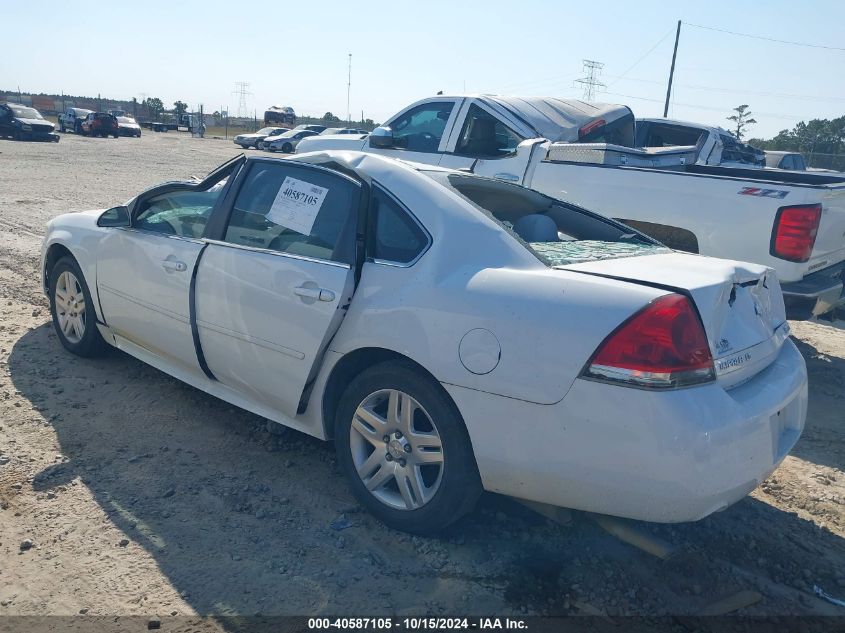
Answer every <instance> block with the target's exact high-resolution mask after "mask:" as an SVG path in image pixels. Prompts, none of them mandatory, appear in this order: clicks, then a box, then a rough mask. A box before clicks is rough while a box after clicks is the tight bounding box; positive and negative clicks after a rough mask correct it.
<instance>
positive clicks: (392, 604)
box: [0, 133, 845, 617]
mask: <svg viewBox="0 0 845 633" xmlns="http://www.w3.org/2000/svg"><path fill="white" fill-rule="evenodd" d="M237 150H238V148H236V147H235V146H234V145H233V144H232V142H231V141H228V142H227V141H223V140H213V139H205V140H201V139H191V138H189V137H188V136H187V135H186V134H180V133H168V134H152V133H150V134H146V135H145V136H143V137H142V138H141V139H137V140H136V139H124V138H121V139H88V138H77V137H75V136H72V135H64V137H63V138H62V141H61V142H60V143H58V144H46V143H45V144H37V143H15V142H12V141H0V615H27V614H30V615H45V614H64V615H70V614H77V613H87V614H90V615H138V616H145V617H149V616H153V615H158V616H168V615H169V614H182V615H191V614H256V613H261V614H299V615H302V614H309V615H310V614H327V613H328V614H343V615H346V614H353V613H357V614H370V615H373V614H388V613H395V614H421V613H430V614H439V613H445V614H456V613H471V614H490V613H495V614H503V615H504V614H556V615H561V614H569V613H584V612H586V613H590V612H601V613H606V614H608V615H610V616H615V615H660V614H667V613H670V614H695V613H698V612H699V611H700V610H701V609H702V608H703V607H705V606H706V605H708V604H709V603H712V602H713V601H714V600H716V599H719V598H722V597H725V596H726V595H730V594H733V593H735V592H738V591H741V590H750V591H754V592H758V593H759V594H760V600H759V601H757V602H756V603H755V604H753V605H752V606H749V607H746V608H745V609H743V610H742V611H741V612H742V613H746V614H753V615H759V614H779V615H780V614H817V615H824V614H839V615H842V614H845V609H843V608H842V607H838V606H835V605H833V604H830V603H828V602H825V601H823V600H821V599H819V598H817V597H815V596H814V595H813V585H814V584H815V585H819V586H821V587H823V588H824V589H825V590H826V591H828V592H829V593H831V594H833V595H835V596H838V597H840V598H842V597H845V541H843V537H845V506H843V503H845V475H843V471H842V469H843V465H844V464H845V448H843V447H845V445H844V444H843V441H842V440H843V438H844V437H845V431H844V430H843V422H845V419H843V418H845V402H843V394H845V391H843V385H845V331H843V330H842V329H841V328H837V327H834V326H831V325H827V324H819V323H793V329H794V334H795V341H796V343H797V344H798V346H799V348H800V350H801V352H802V353H803V355H804V357H805V359H806V361H807V365H808V367H809V371H810V412H809V418H808V421H807V429H806V431H805V433H804V436H803V437H802V439H801V441H800V443H799V444H798V446H797V447H796V448H795V450H794V451H793V455H792V456H790V457H788V458H787V459H786V460H785V462H784V463H783V465H782V466H781V467H780V468H779V469H778V470H777V472H775V474H774V475H773V476H772V477H771V478H770V479H769V480H768V481H766V482H765V483H764V484H763V485H762V486H761V487H760V488H758V489H757V490H755V491H754V492H753V494H752V495H751V496H749V497H748V498H747V499H745V500H743V501H742V502H740V503H738V504H736V505H735V506H733V507H731V508H729V509H728V510H726V511H724V512H722V513H719V514H717V515H715V516H711V517H709V518H707V519H705V520H703V521H700V522H698V523H695V524H682V525H674V526H657V525H644V524H641V525H638V527H639V528H640V529H642V530H644V531H645V532H647V533H650V534H653V535H655V536H657V537H659V538H662V539H664V540H666V541H668V542H670V543H672V544H673V545H674V546H675V547H676V548H677V552H676V554H675V555H674V556H673V557H671V558H669V559H668V560H661V559H659V558H656V557H653V556H651V555H649V554H647V553H645V552H643V551H640V550H638V549H635V548H633V547H631V546H629V545H626V544H624V543H622V542H620V541H618V540H617V539H615V538H614V537H612V536H610V535H609V534H607V533H606V532H604V531H603V530H602V529H601V528H599V527H598V526H597V525H596V524H595V523H594V522H593V521H592V520H591V519H590V518H589V517H587V516H585V515H583V514H580V513H573V520H572V523H571V524H570V525H568V526H562V525H558V524H556V523H552V522H550V521H548V520H546V519H544V518H542V517H540V516H539V515H536V514H534V513H532V512H530V511H528V510H527V509H525V508H523V507H522V506H520V505H517V504H516V503H514V502H512V501H510V500H508V499H504V498H501V497H496V496H494V495H489V496H486V497H484V498H483V500H482V502H481V504H480V505H479V507H478V509H477V510H476V511H475V512H474V513H473V514H472V515H470V516H469V517H467V518H466V519H465V520H462V521H461V522H460V523H459V524H457V525H455V526H453V527H452V528H450V529H449V531H447V532H446V533H445V534H444V535H443V536H442V537H441V538H437V539H429V538H418V537H411V536H407V535H404V534H401V533H397V532H394V531H391V530H388V529H386V528H384V527H383V526H381V525H380V524H378V523H377V522H376V521H374V520H373V519H372V518H371V517H370V516H369V515H367V514H366V513H364V512H362V511H361V510H360V509H359V508H358V507H357V506H356V505H355V502H354V500H353V498H352V497H351V495H350V494H349V493H348V492H347V489H346V486H345V483H344V481H343V480H342V478H341V476H340V475H339V472H338V469H337V467H336V465H335V461H334V454H333V449H332V446H331V445H330V444H324V443H321V442H319V441H316V440H313V439H311V438H309V437H306V436H304V435H301V434H299V433H296V432H293V431H287V430H281V431H280V432H271V431H273V427H270V429H269V430H268V427H267V424H266V422H265V421H264V420H263V419H261V418H258V417H256V416H254V415H251V414H249V413H246V412H243V411H240V410H237V409H234V408H232V407H229V406H228V405H221V402H220V401H219V400H216V399H215V398H213V397H211V396H208V395H206V394H204V393H202V392H200V391H197V390H195V389H192V388H190V387H188V386H185V385H183V384H181V383H179V382H177V381H176V380H174V379H172V378H170V377H168V376H166V375H165V374H162V373H160V372H158V371H156V370H154V369H151V368H150V367H147V366H146V365H144V364H142V363H140V362H139V361H136V360H134V359H133V358H130V357H129V356H126V355H124V354H121V353H119V352H114V353H112V354H111V355H109V356H108V357H107V358H105V359H101V360H97V361H89V360H84V359H79V358H75V357H72V356H71V355H69V354H68V353H66V352H65V351H64V350H63V349H62V348H61V346H60V345H59V342H58V340H57V338H56V336H55V334H54V332H53V330H52V328H51V326H50V324H49V312H48V309H47V302H46V300H45V298H44V297H43V296H42V295H41V293H40V288H39V282H38V265H39V261H38V260H39V247H40V242H41V236H42V233H43V228H44V224H45V222H46V221H47V220H48V219H49V218H51V217H54V216H56V215H58V214H60V213H63V212H66V211H71V210H80V209H87V208H97V207H106V206H111V205H113V204H117V203H120V202H122V201H124V200H126V199H128V198H130V197H131V196H133V195H134V194H136V193H137V192H139V191H140V190H142V189H144V188H146V187H148V186H150V185H153V184H155V183H158V182H161V181H164V180H172V179H181V178H185V177H188V176H190V175H193V174H203V173H206V172H208V171H209V170H210V169H211V168H213V167H214V166H216V165H218V164H220V163H222V162H223V161H224V160H226V159H228V158H230V157H231V156H234V155H235V154H236V153H237ZM339 518H344V519H346V521H345V522H344V521H340V522H336V520H337V519H339ZM344 523H349V524H350V525H351V527H348V528H347V529H342V530H337V529H335V528H336V527H340V524H344Z"/></svg>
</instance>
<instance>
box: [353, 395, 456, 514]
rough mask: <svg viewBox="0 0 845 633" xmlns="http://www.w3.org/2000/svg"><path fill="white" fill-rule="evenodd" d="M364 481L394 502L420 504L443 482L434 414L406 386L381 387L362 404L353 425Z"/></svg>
mask: <svg viewBox="0 0 845 633" xmlns="http://www.w3.org/2000/svg"><path fill="white" fill-rule="evenodd" d="M349 445H350V450H351V451H352V461H353V463H354V466H355V470H356V471H357V473H358V476H359V477H360V478H361V481H362V482H363V484H364V486H365V487H366V488H367V490H369V492H370V494H372V495H373V496H374V497H375V498H376V499H378V500H379V501H381V502H382V503H384V504H385V505H387V506H390V507H391V508H395V509H399V510H416V509H418V508H421V507H423V506H424V505H426V504H427V503H428V502H429V501H431V499H432V498H433V497H434V495H435V494H436V493H437V490H438V489H439V488H440V483H441V481H442V479H443V467H444V464H445V461H444V453H443V443H442V441H441V439H440V433H439V432H438V430H437V427H436V426H435V424H434V421H433V420H432V418H431V416H430V415H429V414H428V413H427V412H426V410H425V409H424V408H423V407H422V405H420V403H419V402H417V401H416V400H415V399H414V398H412V397H411V396H410V395H408V394H407V393H405V392H403V391H399V390H396V389H383V390H380V391H376V392H374V393H372V394H370V395H369V396H367V397H366V398H364V400H363V401H362V402H361V403H360V404H359V405H358V407H357V408H356V410H355V414H354V417H353V420H352V425H351V427H350V430H349Z"/></svg>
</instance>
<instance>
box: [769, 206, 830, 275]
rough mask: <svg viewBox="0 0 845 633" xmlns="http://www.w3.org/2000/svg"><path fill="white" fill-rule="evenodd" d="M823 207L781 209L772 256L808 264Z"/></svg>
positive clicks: (773, 232)
mask: <svg viewBox="0 0 845 633" xmlns="http://www.w3.org/2000/svg"><path fill="white" fill-rule="evenodd" d="M821 218H822V205H820V204H810V205H803V204H802V205H796V206H794V207H781V208H780V209H778V213H777V216H776V217H775V226H774V229H773V230H772V244H771V248H770V251H771V254H772V255H774V256H775V257H780V258H781V259H786V260H788V261H791V262H806V261H807V260H808V259H810V255H811V254H812V252H813V245H814V244H815V243H816V234H817V233H818V232H819V222H820V221H821Z"/></svg>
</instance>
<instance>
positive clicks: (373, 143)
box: [370, 125, 393, 149]
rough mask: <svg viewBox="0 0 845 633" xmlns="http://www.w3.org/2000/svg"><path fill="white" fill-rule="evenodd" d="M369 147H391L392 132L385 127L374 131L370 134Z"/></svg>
mask: <svg viewBox="0 0 845 633" xmlns="http://www.w3.org/2000/svg"><path fill="white" fill-rule="evenodd" d="M370 147H375V148H381V149H384V148H387V147H393V130H391V129H390V128H389V127H388V126H386V125H385V126H382V127H377V128H376V129H374V130H373V131H372V132H370Z"/></svg>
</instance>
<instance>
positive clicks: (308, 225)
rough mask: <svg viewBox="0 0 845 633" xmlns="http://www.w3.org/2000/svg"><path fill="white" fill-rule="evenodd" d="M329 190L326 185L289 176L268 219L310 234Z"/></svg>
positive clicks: (277, 195)
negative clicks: (318, 184) (321, 185)
mask: <svg viewBox="0 0 845 633" xmlns="http://www.w3.org/2000/svg"><path fill="white" fill-rule="evenodd" d="M328 191H329V190H328V189H326V188H325V187H318V186H317V185H314V184H311V183H310V182H305V181H304V180H298V179H296V178H291V177H290V176H287V177H286V178H285V180H284V182H283V183H282V186H281V187H280V188H279V193H277V194H276V198H275V200H273V205H272V206H271V207H270V211H269V212H268V213H267V219H268V220H270V221H271V222H275V223H276V224H279V225H281V226H284V227H286V228H289V229H291V230H292V231H296V232H297V233H301V234H302V235H310V234H311V229H312V228H314V220H316V219H317V214H318V213H319V212H320V207H322V206H323V201H324V200H325V199H326V194H327V193H328Z"/></svg>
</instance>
